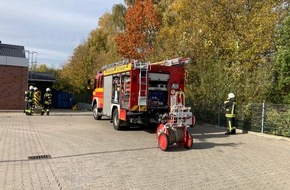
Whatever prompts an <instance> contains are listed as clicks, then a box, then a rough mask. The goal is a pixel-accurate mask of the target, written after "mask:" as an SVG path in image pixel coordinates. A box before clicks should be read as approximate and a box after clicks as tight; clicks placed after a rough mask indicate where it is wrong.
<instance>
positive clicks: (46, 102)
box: [41, 88, 52, 115]
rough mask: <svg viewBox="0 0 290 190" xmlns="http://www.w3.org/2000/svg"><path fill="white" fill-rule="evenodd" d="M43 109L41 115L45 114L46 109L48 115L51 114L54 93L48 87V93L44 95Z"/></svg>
mask: <svg viewBox="0 0 290 190" xmlns="http://www.w3.org/2000/svg"><path fill="white" fill-rule="evenodd" d="M43 100H44V102H43V109H42V112H41V115H43V114H44V112H45V111H46V113H47V115H49V111H50V107H51V103H52V94H51V91H50V88H47V89H46V93H45V94H44V95H43Z"/></svg>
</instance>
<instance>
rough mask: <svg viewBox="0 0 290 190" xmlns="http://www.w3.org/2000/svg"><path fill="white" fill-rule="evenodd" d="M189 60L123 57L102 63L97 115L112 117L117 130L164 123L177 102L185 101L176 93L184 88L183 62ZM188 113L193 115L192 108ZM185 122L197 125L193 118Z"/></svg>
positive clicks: (97, 82)
mask: <svg viewBox="0 0 290 190" xmlns="http://www.w3.org/2000/svg"><path fill="white" fill-rule="evenodd" d="M188 62H189V59H188V58H174V59H170V60H166V61H161V62H157V63H150V62H140V61H128V60H124V61H120V62H116V63H112V64H109V65H106V66H103V67H102V68H101V70H100V71H99V72H98V74H97V75H96V77H95V83H94V91H93V97H92V107H93V116H94V118H95V119H96V120H100V119H101V118H102V117H108V118H110V119H111V121H112V123H113V126H114V128H115V129H116V130H120V129H122V128H124V127H126V126H130V125H133V124H141V125H150V124H158V123H161V122H162V118H164V115H166V114H167V115H168V113H170V110H172V108H173V107H174V106H176V105H177V103H178V102H184V96H177V94H178V93H179V94H180V92H182V93H183V92H184V64H186V63H188ZM183 94H184V93H183ZM181 99H183V100H181ZM186 114H187V118H189V117H192V118H194V117H193V116H192V113H191V112H190V111H189V110H188V111H187V112H186ZM188 116H189V117H188ZM184 124H185V125H189V126H190V125H194V121H193V119H188V120H186V121H185V123H184Z"/></svg>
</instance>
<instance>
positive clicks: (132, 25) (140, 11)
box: [116, 0, 159, 59]
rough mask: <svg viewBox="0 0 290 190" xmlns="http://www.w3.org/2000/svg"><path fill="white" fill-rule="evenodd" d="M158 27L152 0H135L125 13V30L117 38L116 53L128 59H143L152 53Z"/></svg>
mask: <svg viewBox="0 0 290 190" xmlns="http://www.w3.org/2000/svg"><path fill="white" fill-rule="evenodd" d="M158 26H159V21H158V17H157V13H156V11H155V8H154V5H153V1H152V0H136V1H135V4H134V5H133V6H130V7H129V8H128V9H127V12H126V30H125V32H120V33H119V34H118V36H117V39H116V43H117V52H118V53H119V54H120V55H121V56H123V57H124V58H128V59H144V58H145V57H146V55H149V54H150V53H152V51H153V44H154V41H155V37H156V31H157V29H158Z"/></svg>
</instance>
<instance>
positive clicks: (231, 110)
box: [224, 93, 237, 135]
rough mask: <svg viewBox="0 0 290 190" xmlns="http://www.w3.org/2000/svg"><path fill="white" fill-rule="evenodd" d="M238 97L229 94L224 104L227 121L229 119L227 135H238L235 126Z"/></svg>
mask: <svg viewBox="0 0 290 190" xmlns="http://www.w3.org/2000/svg"><path fill="white" fill-rule="evenodd" d="M236 106H237V102H236V97H235V94H234V93H229V94H228V98H227V100H226V101H225V102H224V107H225V112H226V115H225V116H226V119H227V132H226V133H225V134H226V135H229V134H236V125H235V117H236Z"/></svg>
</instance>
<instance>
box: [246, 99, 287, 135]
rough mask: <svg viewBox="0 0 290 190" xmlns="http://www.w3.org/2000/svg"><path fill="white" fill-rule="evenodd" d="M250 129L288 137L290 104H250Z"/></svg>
mask: <svg viewBox="0 0 290 190" xmlns="http://www.w3.org/2000/svg"><path fill="white" fill-rule="evenodd" d="M251 111H252V115H251V116H252V117H251V130H252V131H259V132H261V133H267V134H274V135H279V136H285V137H290V105H288V104H266V103H261V104H252V105H251Z"/></svg>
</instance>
